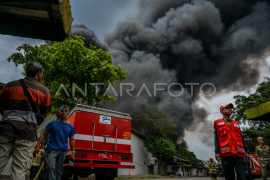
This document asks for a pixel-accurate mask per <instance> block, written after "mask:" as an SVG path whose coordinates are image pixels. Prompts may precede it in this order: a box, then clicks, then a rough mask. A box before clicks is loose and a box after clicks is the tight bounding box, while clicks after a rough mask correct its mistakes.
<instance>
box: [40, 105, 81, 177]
mask: <svg viewBox="0 0 270 180" xmlns="http://www.w3.org/2000/svg"><path fill="white" fill-rule="evenodd" d="M68 114H69V109H68V107H67V106H65V105H64V106H61V107H60V109H59V115H60V121H51V122H50V123H49V124H48V125H47V126H46V127H45V131H44V132H43V133H42V135H41V136H40V138H39V140H38V143H37V146H36V151H37V152H39V144H40V143H41V142H42V141H43V140H44V139H45V137H46V136H47V134H48V133H50V137H49V139H48V143H47V146H46V149H45V153H44V160H45V165H46V172H45V178H44V179H45V180H61V177H62V171H63V164H64V162H65V160H66V156H67V151H68V139H69V142H70V148H71V150H72V154H71V155H70V157H69V159H72V160H73V161H74V158H75V155H74V154H75V151H74V148H75V140H74V134H76V131H75V128H74V126H73V125H71V124H69V123H67V122H66V119H67V116H68Z"/></svg>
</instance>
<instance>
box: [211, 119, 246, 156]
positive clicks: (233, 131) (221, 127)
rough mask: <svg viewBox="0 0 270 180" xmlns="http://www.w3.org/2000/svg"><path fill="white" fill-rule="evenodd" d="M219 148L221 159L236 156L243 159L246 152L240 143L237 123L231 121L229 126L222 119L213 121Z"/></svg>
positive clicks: (241, 142) (240, 138)
mask: <svg viewBox="0 0 270 180" xmlns="http://www.w3.org/2000/svg"><path fill="white" fill-rule="evenodd" d="M215 124H216V127H217V134H218V141H219V148H220V153H221V156H222V157H227V156H231V155H234V154H237V155H238V156H240V157H244V156H245V154H246V152H245V148H244V144H243V141H242V135H241V130H240V126H239V123H238V122H237V121H234V120H231V124H230V126H229V125H228V123H227V122H226V121H225V120H224V119H218V120H215Z"/></svg>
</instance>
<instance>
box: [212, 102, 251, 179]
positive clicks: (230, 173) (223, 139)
mask: <svg viewBox="0 0 270 180" xmlns="http://www.w3.org/2000/svg"><path fill="white" fill-rule="evenodd" d="M232 108H233V104H232V103H230V104H225V105H223V106H221V107H220V112H221V113H222V115H223V118H222V119H218V120H215V123H214V134H215V154H216V159H217V160H218V161H220V160H222V164H223V167H224V175H225V180H233V179H235V173H234V169H235V171H236V175H237V180H245V179H246V169H245V168H246V166H245V159H244V157H245V155H246V156H247V157H248V158H249V155H248V154H247V153H246V152H247V149H246V145H245V142H244V139H243V137H242V133H241V130H240V126H239V123H238V122H237V121H234V120H232V119H231V118H230V116H231V114H232Z"/></svg>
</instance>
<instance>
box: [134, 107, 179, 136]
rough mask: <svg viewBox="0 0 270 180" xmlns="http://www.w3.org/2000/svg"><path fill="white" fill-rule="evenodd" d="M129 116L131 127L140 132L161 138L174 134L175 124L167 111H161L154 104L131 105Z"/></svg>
mask: <svg viewBox="0 0 270 180" xmlns="http://www.w3.org/2000/svg"><path fill="white" fill-rule="evenodd" d="M131 117H132V127H133V128H134V129H136V130H137V131H139V132H140V133H142V134H146V135H149V136H159V137H162V138H168V137H169V135H171V134H175V128H176V124H175V123H174V122H173V120H172V118H171V117H170V116H169V114H168V113H166V112H164V111H161V110H160V109H159V108H158V107H157V106H156V105H147V104H143V105H140V106H137V107H133V110H132V112H131Z"/></svg>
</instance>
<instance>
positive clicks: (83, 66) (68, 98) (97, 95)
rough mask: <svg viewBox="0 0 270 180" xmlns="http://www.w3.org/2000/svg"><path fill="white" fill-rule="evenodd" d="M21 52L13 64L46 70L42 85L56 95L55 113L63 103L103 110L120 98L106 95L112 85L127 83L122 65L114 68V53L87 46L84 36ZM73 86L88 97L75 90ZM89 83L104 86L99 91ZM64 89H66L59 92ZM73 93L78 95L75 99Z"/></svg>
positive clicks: (14, 54)
mask: <svg viewBox="0 0 270 180" xmlns="http://www.w3.org/2000/svg"><path fill="white" fill-rule="evenodd" d="M17 50H18V51H19V52H15V53H13V54H12V55H11V56H10V57H9V58H8V61H9V62H11V61H12V62H14V63H15V65H16V66H18V65H19V64H22V65H23V66H24V68H25V67H26V65H27V63H28V62H39V63H40V64H41V65H42V66H43V67H44V77H43V81H42V83H43V84H44V85H45V86H46V87H48V88H49V89H50V90H52V92H53V94H52V104H53V113H54V114H57V112H58V109H59V107H60V106H61V105H63V104H66V105H68V106H69V107H73V106H74V105H75V104H77V103H85V102H87V104H88V105H94V106H97V107H102V105H101V103H102V102H107V103H109V102H111V101H116V100H117V98H115V97H112V96H109V95H105V96H104V95H103V94H104V93H105V92H106V89H107V87H109V85H110V84H112V85H113V84H114V81H116V80H124V79H125V78H126V75H127V74H128V72H127V71H123V70H122V68H121V67H120V65H118V66H114V65H113V58H112V55H111V54H108V53H106V52H105V51H104V50H102V49H96V47H94V46H92V45H90V47H89V48H87V47H85V46H84V38H83V37H81V36H75V38H74V39H72V40H66V41H64V42H55V43H54V44H53V45H52V46H47V45H40V46H34V47H33V46H31V45H28V44H24V45H22V46H19V47H18V48H17ZM20 51H23V53H22V52H20ZM73 83H74V84H76V85H77V86H78V87H79V88H80V89H81V90H82V91H83V93H85V94H87V95H86V96H85V95H83V93H81V92H79V91H78V88H74V87H75V86H73ZM85 83H86V84H87V85H85ZM89 83H103V85H99V86H98V92H97V90H96V89H97V88H96V87H95V85H89ZM60 87H62V88H61V89H59V88H60ZM63 87H65V89H66V90H67V92H68V94H66V93H65V91H64V90H63ZM85 87H86V88H85ZM58 90H60V91H59V92H58ZM85 90H87V93H86V92H85ZM56 92H58V93H57V94H56ZM72 92H74V94H75V96H72Z"/></svg>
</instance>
